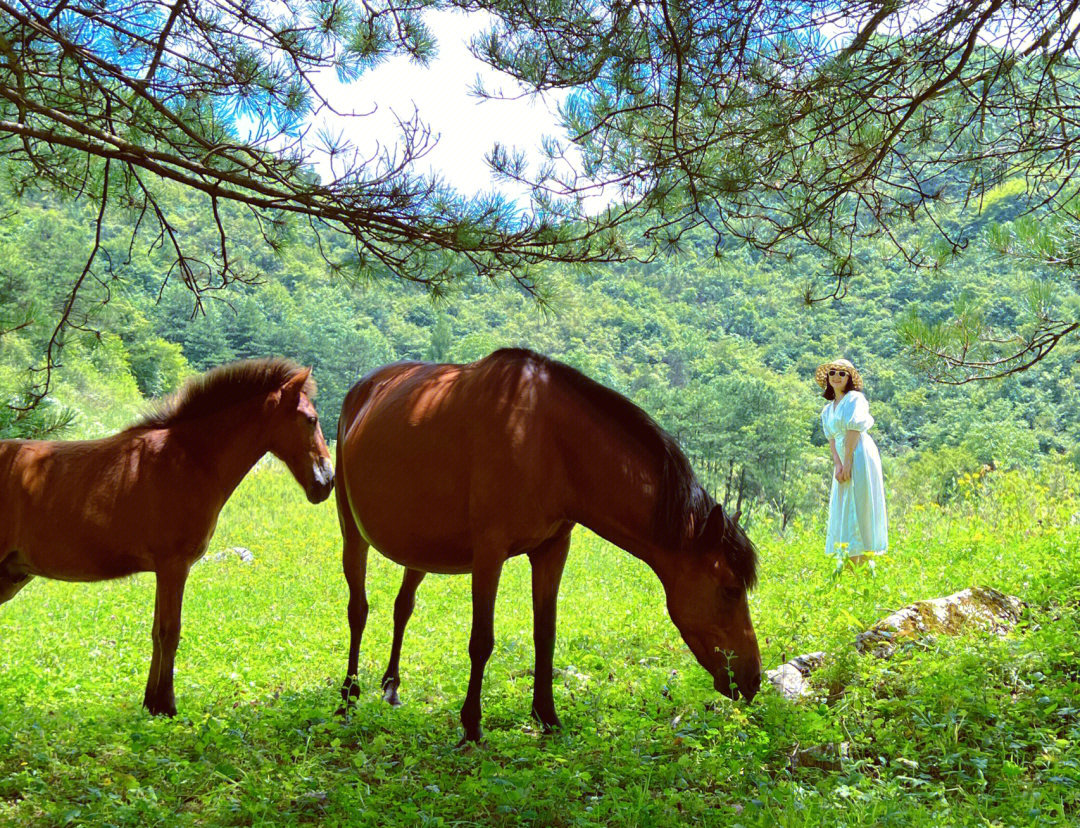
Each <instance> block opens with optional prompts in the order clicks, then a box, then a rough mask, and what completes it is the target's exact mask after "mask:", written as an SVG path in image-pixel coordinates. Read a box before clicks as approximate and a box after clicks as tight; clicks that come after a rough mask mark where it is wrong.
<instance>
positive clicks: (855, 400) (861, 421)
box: [840, 391, 874, 431]
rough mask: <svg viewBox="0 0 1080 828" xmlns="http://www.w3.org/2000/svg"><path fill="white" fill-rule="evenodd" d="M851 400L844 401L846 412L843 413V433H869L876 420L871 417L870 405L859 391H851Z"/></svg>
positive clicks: (841, 423) (841, 425)
mask: <svg viewBox="0 0 1080 828" xmlns="http://www.w3.org/2000/svg"><path fill="white" fill-rule="evenodd" d="M848 397H849V399H846V400H844V410H843V411H842V412H841V414H840V417H841V422H840V427H841V430H842V431H869V430H870V428H871V427H872V426H873V425H874V418H873V417H871V416H870V403H868V402H867V401H866V397H864V396H863V395H862V394H861V393H860V392H858V391H851V392H850V393H849V394H848Z"/></svg>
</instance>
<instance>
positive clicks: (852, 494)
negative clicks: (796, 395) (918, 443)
mask: <svg viewBox="0 0 1080 828" xmlns="http://www.w3.org/2000/svg"><path fill="white" fill-rule="evenodd" d="M814 379H815V380H817V384H818V385H820V386H821V387H822V388H823V389H825V394H824V395H823V396H824V397H825V399H826V400H829V402H827V403H825V407H824V408H823V409H822V410H821V428H822V430H823V431H824V432H825V439H827V440H828V441H829V450H830V451H831V452H832V458H833V481H832V493H831V494H830V496H829V528H828V532H827V534H826V537H825V552H826V553H827V554H829V555H835V556H836V557H837V558H839V559H845V558H846V559H847V561H848V562H849V563H851V564H860V563H862V562H863V561H865V560H866V557H867V555H868V554H874V555H880V554H881V553H882V552H885V551H886V550H887V549H888V548H889V523H888V519H887V517H886V515H885V484H884V481H883V480H882V477H881V456H880V455H879V454H878V448H877V444H876V443H875V442H874V438H873V437H871V436H870V434H869V431H870V428H871V427H872V426H873V425H874V418H873V417H871V416H870V405H869V403H867V401H866V397H865V396H863V393H862V392H863V382H862V377H861V376H860V375H859V372H858V370H856V368H855V366H854V365H852V364H851V363H850V362H848V361H847V360H846V359H838V360H835V361H833V362H826V363H825V364H824V365H820V366H818V369H817V371H816V372H815V373H814Z"/></svg>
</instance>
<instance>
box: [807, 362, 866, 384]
mask: <svg viewBox="0 0 1080 828" xmlns="http://www.w3.org/2000/svg"><path fill="white" fill-rule="evenodd" d="M830 368H843V369H844V370H845V371H847V372H848V373H850V375H851V387H852V388H854V389H855V390H856V391H862V390H863V384H862V376H861V375H860V374H859V369H858V368H856V367H855V366H854V365H852V364H851V363H850V362H848V361H847V360H846V359H834V360H833V361H832V362H823V363H822V364H821V365H819V366H818V367H817V370H816V371H814V380H815V381H816V382H817V384H818V385H820V386H821V387H822V388H826V387H827V386H828V384H829V369H830Z"/></svg>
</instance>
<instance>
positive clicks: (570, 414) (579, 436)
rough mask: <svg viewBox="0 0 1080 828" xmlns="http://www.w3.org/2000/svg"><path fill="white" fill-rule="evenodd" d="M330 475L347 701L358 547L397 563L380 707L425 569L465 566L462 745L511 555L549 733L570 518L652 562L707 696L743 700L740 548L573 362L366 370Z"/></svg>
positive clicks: (469, 731) (745, 665)
mask: <svg viewBox="0 0 1080 828" xmlns="http://www.w3.org/2000/svg"><path fill="white" fill-rule="evenodd" d="M337 470H338V485H337V503H338V517H339V520H340V522H341V531H342V535H343V539H344V550H343V562H344V567H345V578H346V580H347V581H348V584H349V590H350V597H349V627H350V632H351V636H350V642H349V665H348V670H347V673H346V679H345V685H344V687H343V688H342V695H343V697H344V699H345V702H346V704H348V703H349V701H350V699H351V697H353V696H356V695H358V693H359V691H358V687H357V684H356V672H357V661H358V653H359V648H360V639H361V636H362V635H363V632H364V624H365V622H366V620H367V613H368V603H367V597H366V593H365V585H364V581H365V574H366V569H367V552H368V547H369V545H370V546H374V547H375V549H377V550H378V551H379V552H381V553H382V554H383V555H385V556H386V557H388V558H390V559H391V560H393V561H395V562H397V563H399V564H401V565H402V566H404V567H405V568H406V573H405V581H404V583H403V584H402V589H401V594H400V595H399V597H398V600H397V602H396V605H395V611H394V622H395V623H394V643H393V652H392V655H391V662H390V667H389V669H388V670H387V674H386V676H385V677H384V692H385V694H386V698H387V699H388V700H390V701H396V699H397V693H396V691H397V681H398V678H397V663H398V658H399V656H400V650H401V638H402V636H403V634H404V628H405V623H406V622H407V621H408V617H409V614H410V613H411V611H412V605H413V594H414V593H415V590H416V587H417V585H418V584H419V583H420V580H421V579H422V578H423V577H424V573H426V572H438V573H450V574H453V573H465V572H471V573H472V635H471V638H470V639H469V657H470V660H471V661H472V670H471V673H470V677H469V689H468V693H467V695H466V698H465V704H464V706H463V707H462V710H461V722H462V724H463V725H464V727H465V736H464V739H463V740H462V741H463V742H465V741H477V740H479V739H480V736H481V730H480V685H481V682H482V680H483V674H484V666H485V664H486V663H487V660H488V657H489V656H490V655H491V650H492V647H493V644H494V641H493V617H494V610H495V593H496V591H497V590H498V586H499V574H500V572H501V571H502V567H503V564H504V563H505V561H506V560H507V558H510V557H513V556H514V555H521V554H527V555H528V556H529V561H530V563H531V565H532V591H533V624H534V631H533V639H534V643H535V646H536V671H535V683H534V686H533V709H532V712H533V715H534V716H535V717H536V718H537V719H538V720H539V721H540V723H541V724H542V725H543V726H544V727H545V729H551V728H554V727H557V726H558V725H559V718H558V716H557V715H556V713H555V704H554V700H553V697H552V688H551V681H552V656H553V652H554V648H555V607H556V601H557V596H558V591H559V580H560V578H561V576H562V571H563V564H564V563H565V561H566V555H567V551H568V550H569V548H570V532H571V530H572V529H573V527H574V525H575V524H578V523H580V524H582V525H583V526H587V527H589V528H590V529H592V530H593V531H594V532H596V533H597V534H598V535H601V536H602V537H604V538H606V539H608V540H609V541H611V542H612V543H614V544H615V545H616V546H620V547H622V548H623V549H625V550H626V551H628V552H630V553H631V554H632V555H635V556H636V557H638V558H641V559H642V560H643V561H645V563H647V564H648V565H649V566H650V567H651V568H652V570H653V571H654V572H655V573H656V574H657V576H658V577H659V578H660V581H661V583H663V585H664V590H665V592H666V594H667V606H668V612H669V613H670V614H671V618H672V620H673V621H674V622H675V626H676V627H678V629H679V632H680V633H681V634H682V636H683V639H684V640H685V641H686V643H687V644H688V645H689V646H690V649H691V650H692V651H693V653H694V655H695V656H697V659H698V661H699V662H700V663H701V665H702V666H703V667H704V668H705V669H706V670H708V671H709V673H711V674H712V676H713V680H714V686H715V687H716V689H717V690H718V691H719V692H721V693H723V694H725V695H727V696H730V697H732V698H734V697H736V696H737V694H738V692H739V691H741V692H742V693H743V694H744V695H745V696H746V697H747V698H751V697H753V695H754V693H756V692H757V689H758V686H759V685H760V683H761V657H760V654H759V652H758V646H757V639H756V638H755V636H754V628H753V625H752V624H751V621H750V611H749V607H748V605H747V598H746V592H747V590H748V589H749V588H750V587H751V586H752V585H753V583H754V580H755V570H756V555H755V552H754V547H753V545H752V544H751V543H750V540H749V539H748V538H747V536H746V534H745V533H744V532H743V530H742V529H741V528H740V527H739V526H738V525H736V523H735V522H734V521H733V520H731V519H730V518H729V517H728V516H727V515H725V514H724V510H723V508H721V507H720V506H719V505H717V504H716V503H714V502H713V500H712V498H710V497H709V495H708V494H707V493H706V492H705V491H704V489H702V487H701V486H700V485H699V484H698V482H697V480H696V478H695V477H694V474H693V472H692V471H691V469H690V465H689V463H688V462H687V460H686V457H685V456H684V455H683V453H682V452H681V451H680V450H679V448H678V446H677V445H676V444H675V442H674V441H673V440H672V438H671V437H670V436H668V435H667V434H666V433H665V432H664V431H663V430H662V429H661V428H660V427H659V426H658V425H657V424H656V423H655V422H653V420H652V419H650V418H649V416H648V415H647V414H645V412H643V411H642V410H641V409H640V408H638V407H637V406H635V405H634V404H633V403H631V402H630V401H629V400H627V399H626V398H625V397H623V396H622V395H620V394H617V393H616V392H614V391H612V390H610V389H608V388H605V387H604V386H602V385H600V384H598V383H596V382H593V381H592V380H590V379H589V378H588V377H586V376H584V375H583V374H581V373H579V372H578V371H575V370H574V369H573V368H570V367H569V366H567V365H563V364H561V363H559V362H555V361H553V360H549V359H547V358H545V357H543V356H540V355H538V354H534V353H532V352H530V351H524V350H513V349H511V350H502V351H496V352H495V353H493V354H491V355H490V356H488V357H486V358H485V359H482V360H480V361H478V362H474V363H472V364H470V365H433V364H428V363H419V362H406V363H398V364H396V365H389V366H386V367H384V368H380V369H378V370H376V371H374V372H372V373H371V374H368V376H366V377H364V378H363V379H362V380H360V382H358V383H357V384H356V385H355V386H354V387H353V388H352V390H351V391H350V392H349V395H348V396H347V397H346V399H345V403H344V405H343V406H342V412H341V420H340V421H339V422H338V443H337ZM732 677H733V678H734V680H735V682H734V683H732V681H731V678H732Z"/></svg>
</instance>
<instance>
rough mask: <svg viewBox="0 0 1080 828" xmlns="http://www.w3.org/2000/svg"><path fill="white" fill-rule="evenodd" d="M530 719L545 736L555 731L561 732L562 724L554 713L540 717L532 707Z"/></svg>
mask: <svg viewBox="0 0 1080 828" xmlns="http://www.w3.org/2000/svg"><path fill="white" fill-rule="evenodd" d="M532 717H533V718H534V719H535V720H536V721H537V723H538V724H539V725H540V727H541V729H542V730H543V732H544V733H546V734H550V733H554V732H555V731H556V730H562V722H561V721H559V717H558V715H556V714H555V713H545V714H543V715H541V714H540V713H538V712H537V710H536V708H535V707H534V708H533V710H532Z"/></svg>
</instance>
